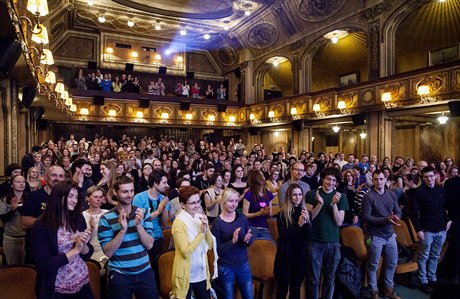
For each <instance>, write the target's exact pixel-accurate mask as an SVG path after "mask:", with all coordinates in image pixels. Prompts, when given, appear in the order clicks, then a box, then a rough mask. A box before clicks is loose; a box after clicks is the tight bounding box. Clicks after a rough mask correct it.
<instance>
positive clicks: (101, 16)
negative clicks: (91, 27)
mask: <svg viewBox="0 0 460 299" xmlns="http://www.w3.org/2000/svg"><path fill="white" fill-rule="evenodd" d="M97 20H98V21H99V22H100V23H104V22H105V17H104V16H103V15H100V16H99V17H98V18H97Z"/></svg>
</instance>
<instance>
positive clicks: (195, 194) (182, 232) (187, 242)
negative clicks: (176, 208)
mask: <svg viewBox="0 0 460 299" xmlns="http://www.w3.org/2000/svg"><path fill="white" fill-rule="evenodd" d="M199 193H200V192H199V190H198V189H197V188H195V187H191V186H186V187H183V188H181V189H180V190H179V202H180V204H181V206H182V211H181V212H180V213H179V215H177V217H176V220H174V222H173V226H172V236H173V240H174V244H175V255H174V264H173V270H172V272H173V274H172V283H173V288H172V295H173V296H176V298H177V299H184V298H187V299H190V298H191V297H192V291H193V294H194V298H196V299H209V298H210V291H209V290H210V288H211V277H210V272H209V266H208V256H207V252H208V249H211V248H213V236H212V234H211V232H210V231H209V225H208V218H207V217H206V215H204V214H201V213H199V212H200V211H201V200H200V195H199ZM214 273H216V271H215V272H214Z"/></svg>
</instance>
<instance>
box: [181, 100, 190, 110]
mask: <svg viewBox="0 0 460 299" xmlns="http://www.w3.org/2000/svg"><path fill="white" fill-rule="evenodd" d="M190 104H191V102H185V101H182V102H180V110H190Z"/></svg>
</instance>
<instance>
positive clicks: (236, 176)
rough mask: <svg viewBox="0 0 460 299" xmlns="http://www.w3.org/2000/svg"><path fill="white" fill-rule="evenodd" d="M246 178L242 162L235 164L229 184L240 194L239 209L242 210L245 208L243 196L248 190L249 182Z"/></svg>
mask: <svg viewBox="0 0 460 299" xmlns="http://www.w3.org/2000/svg"><path fill="white" fill-rule="evenodd" d="M243 179H244V169H243V166H241V164H235V165H234V166H233V169H232V175H231V179H230V184H228V186H229V187H230V188H233V189H235V190H236V191H237V192H238V193H239V194H240V197H239V198H238V209H239V210H238V211H239V212H241V211H242V210H243V197H244V194H245V193H246V191H248V190H249V189H248V184H247V183H246V182H245V181H243Z"/></svg>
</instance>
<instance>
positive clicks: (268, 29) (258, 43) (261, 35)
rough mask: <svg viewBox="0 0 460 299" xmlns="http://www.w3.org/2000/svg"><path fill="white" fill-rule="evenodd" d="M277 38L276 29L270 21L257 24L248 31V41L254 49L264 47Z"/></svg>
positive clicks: (271, 43)
mask: <svg viewBox="0 0 460 299" xmlns="http://www.w3.org/2000/svg"><path fill="white" fill-rule="evenodd" d="M277 39H278V29H277V28H276V27H275V26H274V25H272V24H270V23H262V24H257V25H255V26H254V27H252V29H251V30H250V31H249V33H248V43H249V45H250V46H251V47H253V48H256V49H265V48H267V47H269V46H271V45H273V44H274V43H275V42H276V40H277Z"/></svg>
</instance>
